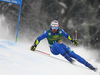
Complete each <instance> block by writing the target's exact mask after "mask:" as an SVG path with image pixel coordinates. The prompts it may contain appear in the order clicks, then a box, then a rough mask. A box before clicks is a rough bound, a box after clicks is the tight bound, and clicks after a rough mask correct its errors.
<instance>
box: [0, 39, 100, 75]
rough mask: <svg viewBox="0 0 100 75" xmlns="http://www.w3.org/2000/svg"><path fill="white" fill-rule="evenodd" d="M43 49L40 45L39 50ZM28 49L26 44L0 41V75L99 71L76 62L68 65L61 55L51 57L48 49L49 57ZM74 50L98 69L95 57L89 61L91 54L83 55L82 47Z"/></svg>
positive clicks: (79, 74)
mask: <svg viewBox="0 0 100 75" xmlns="http://www.w3.org/2000/svg"><path fill="white" fill-rule="evenodd" d="M44 47H45V46H43V45H42V47H41V50H42V49H43V48H44ZM29 48H30V47H29V45H26V44H22V45H21V44H18V43H12V42H9V41H3V40H1V41H0V75H99V70H98V72H94V71H92V70H90V69H88V68H86V67H85V66H84V65H82V64H80V63H78V62H77V61H76V62H75V63H74V64H70V63H69V62H68V61H67V60H65V59H64V58H63V57H62V56H61V55H56V56H54V55H52V54H51V53H50V52H49V48H48V50H47V53H50V54H51V55H50V56H48V55H45V54H42V53H39V52H36V51H34V52H33V51H31V50H30V49H29ZM38 49H39V48H38ZM44 49H45V48H44ZM72 49H73V48H72ZM74 49H75V50H76V49H77V51H76V52H77V53H79V54H80V55H81V56H83V57H84V58H86V59H87V60H88V61H89V62H90V63H92V64H93V65H94V66H96V67H98V68H99V69H100V64H99V63H98V62H96V61H95V60H94V59H95V57H94V58H93V59H91V58H92V57H91V53H90V54H89V52H86V53H85V50H82V47H81V48H74ZM79 49H81V51H79ZM42 51H45V50H42ZM45 52H46V51H45ZM84 54H85V55H84Z"/></svg>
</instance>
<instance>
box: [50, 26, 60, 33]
mask: <svg viewBox="0 0 100 75" xmlns="http://www.w3.org/2000/svg"><path fill="white" fill-rule="evenodd" d="M58 29H59V27H51V30H52V33H56V32H57V30H58Z"/></svg>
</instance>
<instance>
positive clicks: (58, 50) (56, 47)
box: [37, 29, 92, 68]
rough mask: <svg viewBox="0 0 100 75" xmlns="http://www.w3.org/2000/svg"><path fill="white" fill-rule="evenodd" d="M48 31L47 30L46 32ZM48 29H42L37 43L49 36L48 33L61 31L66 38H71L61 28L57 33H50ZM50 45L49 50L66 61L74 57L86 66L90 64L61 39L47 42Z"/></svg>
mask: <svg viewBox="0 0 100 75" xmlns="http://www.w3.org/2000/svg"><path fill="white" fill-rule="evenodd" d="M48 31H49V32H48ZM48 31H44V32H43V33H42V34H41V35H40V36H39V37H38V38H37V40H38V43H39V42H40V41H41V40H42V39H44V38H47V39H48V38H49V35H50V34H52V36H53V35H58V34H59V33H61V35H62V36H64V37H66V38H67V39H68V40H72V39H71V37H70V36H69V35H68V34H67V33H66V32H65V31H64V30H63V29H60V30H58V31H57V33H52V31H51V30H48ZM49 47H50V51H51V52H52V53H53V54H54V55H58V54H61V55H62V56H64V57H65V58H66V59H67V60H68V61H70V60H71V59H72V58H75V59H76V60H77V61H78V62H80V63H82V64H84V65H85V66H87V67H89V68H90V67H91V66H92V65H91V64H89V63H88V62H86V60H85V59H84V58H82V57H81V56H79V55H78V54H76V53H75V52H74V51H71V49H70V47H68V46H66V45H65V44H63V43H62V42H61V41H60V42H59V43H58V42H54V43H53V44H52V45H51V44H49Z"/></svg>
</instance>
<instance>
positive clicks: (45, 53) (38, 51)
mask: <svg viewBox="0 0 100 75" xmlns="http://www.w3.org/2000/svg"><path fill="white" fill-rule="evenodd" d="M35 51H37V52H40V53H43V54H46V55H49V56H50V54H48V53H45V52H43V51H40V50H35Z"/></svg>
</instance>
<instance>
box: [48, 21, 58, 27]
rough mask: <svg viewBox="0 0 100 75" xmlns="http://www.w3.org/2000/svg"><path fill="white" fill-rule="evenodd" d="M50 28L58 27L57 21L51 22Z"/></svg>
mask: <svg viewBox="0 0 100 75" xmlns="http://www.w3.org/2000/svg"><path fill="white" fill-rule="evenodd" d="M50 26H52V27H59V26H60V25H59V22H58V21H57V20H53V21H52V22H51V25H50Z"/></svg>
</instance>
